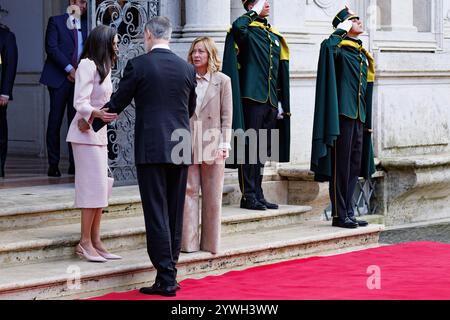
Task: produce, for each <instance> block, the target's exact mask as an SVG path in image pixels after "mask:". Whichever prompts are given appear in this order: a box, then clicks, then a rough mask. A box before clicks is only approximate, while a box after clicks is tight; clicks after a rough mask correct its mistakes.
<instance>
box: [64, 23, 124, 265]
mask: <svg viewBox="0 0 450 320" xmlns="http://www.w3.org/2000/svg"><path fill="white" fill-rule="evenodd" d="M117 43H118V37H117V35H116V32H115V31H114V29H112V28H110V27H106V26H99V27H97V28H95V29H94V30H92V32H91V33H90V34H89V37H88V38H87V39H86V42H85V44H84V50H83V54H82V56H81V61H80V63H79V65H78V69H77V71H76V76H75V95H74V107H75V109H76V111H77V113H76V115H75V118H74V119H73V121H72V123H71V125H70V127H69V133H68V135H67V141H68V142H71V143H72V148H73V155H74V160H75V206H76V207H77V208H81V209H82V211H81V240H80V243H79V244H78V245H77V247H76V250H75V251H76V253H77V254H78V255H79V256H80V257H81V258H84V259H86V260H88V261H91V262H106V261H107V260H115V259H120V258H121V257H120V256H117V255H113V254H111V253H109V252H108V251H107V250H106V248H105V247H104V246H103V244H102V242H101V239H100V220H101V215H102V210H103V208H104V207H107V206H108V152H107V144H108V141H107V132H106V130H107V129H106V127H105V128H103V129H102V130H100V131H99V132H94V130H92V129H91V128H90V123H92V121H93V120H94V119H95V118H101V119H102V120H103V121H104V122H111V121H113V120H115V119H116V118H117V115H116V114H111V113H108V112H107V110H100V108H102V107H103V106H104V105H105V104H106V103H107V102H108V101H109V99H110V97H111V94H112V90H113V88H112V82H111V68H112V66H113V64H114V62H115V61H116V58H117Z"/></svg>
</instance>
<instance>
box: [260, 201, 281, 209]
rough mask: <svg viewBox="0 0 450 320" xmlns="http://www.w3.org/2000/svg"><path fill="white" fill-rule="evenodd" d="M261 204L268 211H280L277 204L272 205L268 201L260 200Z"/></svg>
mask: <svg viewBox="0 0 450 320" xmlns="http://www.w3.org/2000/svg"><path fill="white" fill-rule="evenodd" d="M258 201H259V203H261V204H263V205H264V206H265V207H266V208H267V209H271V210H276V209H278V208H279V207H278V205H277V204H275V203H270V202H268V201H267V200H266V199H261V200H258Z"/></svg>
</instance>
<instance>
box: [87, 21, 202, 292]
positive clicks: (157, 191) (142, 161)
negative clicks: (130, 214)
mask: <svg viewBox="0 0 450 320" xmlns="http://www.w3.org/2000/svg"><path fill="white" fill-rule="evenodd" d="M171 34H172V27H171V24H170V21H169V19H167V18H164V17H154V18H153V19H151V20H150V21H149V22H148V23H147V24H146V26H145V48H146V51H147V52H148V53H147V54H144V55H141V56H139V57H137V58H134V59H132V60H130V61H128V64H127V66H126V68H125V70H124V74H123V77H122V79H121V81H120V83H119V89H118V90H117V92H116V93H115V94H113V96H112V97H111V101H110V102H109V103H108V104H106V106H105V108H108V109H109V110H108V112H111V113H117V114H120V113H121V112H122V111H123V110H124V109H125V108H126V107H127V106H129V105H130V103H131V101H132V100H133V99H134V102H135V105H136V124H135V135H134V137H135V142H134V144H135V162H136V168H137V178H138V183H139V191H140V194H141V199H142V206H143V209H144V218H145V227H146V232H147V251H148V254H149V256H150V260H151V261H152V264H153V266H154V267H155V268H156V270H157V274H156V279H155V283H154V284H153V286H151V287H145V288H142V289H141V290H140V292H141V293H144V294H158V295H163V296H175V295H176V290H177V289H178V284H177V282H176V276H177V269H176V263H177V262H178V257H179V255H180V251H181V231H182V228H183V209H184V199H185V195H186V184H187V176H188V165H190V164H191V163H192V159H191V152H189V154H188V155H181V158H183V159H187V161H185V162H183V163H181V164H179V163H178V160H177V159H173V155H172V153H173V150H174V148H176V147H177V145H178V144H179V142H178V141H173V140H172V135H173V134H174V133H175V131H177V132H180V131H183V133H186V136H185V137H184V138H185V139H189V140H188V141H186V140H183V143H184V142H186V143H187V146H188V147H189V148H188V150H189V151H190V150H191V148H190V145H191V144H190V143H189V142H190V139H191V134H190V126H189V118H190V117H192V115H193V114H194V112H195V107H196V99H197V95H196V93H195V87H196V85H197V82H196V74H195V70H194V67H193V66H192V65H190V64H188V63H187V62H186V61H185V60H184V59H181V58H180V57H178V56H177V55H175V54H174V53H173V52H172V51H171V50H170V48H169V40H170V38H171ZM104 125H105V123H103V122H102V121H101V120H100V119H98V118H97V119H95V120H94V122H93V129H94V130H95V131H98V130H99V129H100V128H101V127H102V126H104ZM186 156H187V157H186Z"/></svg>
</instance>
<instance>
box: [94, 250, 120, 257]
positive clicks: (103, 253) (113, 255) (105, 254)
mask: <svg viewBox="0 0 450 320" xmlns="http://www.w3.org/2000/svg"><path fill="white" fill-rule="evenodd" d="M94 249H95V250H97V253H98V254H99V255H100V256H102V257H103V258H105V259H107V260H120V259H122V257H121V256H118V255H116V254H112V253H109V252H106V251H102V250H100V249H97V248H94Z"/></svg>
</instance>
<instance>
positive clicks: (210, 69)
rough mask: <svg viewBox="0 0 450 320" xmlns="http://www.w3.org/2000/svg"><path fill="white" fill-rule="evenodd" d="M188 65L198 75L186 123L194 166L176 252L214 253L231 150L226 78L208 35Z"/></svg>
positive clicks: (196, 45) (228, 82)
mask: <svg viewBox="0 0 450 320" xmlns="http://www.w3.org/2000/svg"><path fill="white" fill-rule="evenodd" d="M188 61H189V62H190V63H191V64H193V65H194V67H195V70H196V72H197V88H196V93H197V108H196V109H195V113H194V115H193V116H192V118H191V120H190V122H191V134H192V147H193V161H194V164H193V165H192V166H190V167H189V172H188V183H187V190H186V198H185V199H186V200H185V205H184V217H183V235H182V243H181V248H182V249H181V250H182V251H184V252H195V251H198V250H203V251H209V252H211V253H213V254H215V253H217V252H218V251H219V248H220V226H221V215H222V192H223V180H224V170H225V159H226V158H228V156H229V150H230V148H231V146H230V141H231V123H232V120H233V114H232V113H233V109H232V93H231V79H230V78H229V77H228V76H226V75H225V74H223V73H221V72H220V71H219V70H220V59H219V57H218V53H217V48H216V45H215V43H214V41H213V40H212V39H211V38H209V37H200V38H197V39H195V40H194V42H193V43H192V45H191V49H190V50H189V55H188ZM200 189H201V192H202V203H201V209H200V203H199V191H200ZM200 220H201V237H200V236H199V223H200Z"/></svg>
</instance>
